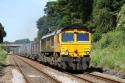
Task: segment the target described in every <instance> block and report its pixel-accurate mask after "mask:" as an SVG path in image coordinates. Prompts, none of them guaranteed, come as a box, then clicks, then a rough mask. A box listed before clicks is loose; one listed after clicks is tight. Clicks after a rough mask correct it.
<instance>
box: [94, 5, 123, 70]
mask: <svg viewBox="0 0 125 83" xmlns="http://www.w3.org/2000/svg"><path fill="white" fill-rule="evenodd" d="M124 18H125V5H124V6H123V7H122V9H121V10H120V12H119V13H118V15H117V26H116V29H115V30H114V31H111V32H108V33H106V34H103V35H102V37H101V39H100V40H99V41H97V42H96V43H95V44H94V46H93V51H92V63H93V64H94V65H99V66H103V67H109V68H111V69H115V70H121V71H125V19H124Z"/></svg>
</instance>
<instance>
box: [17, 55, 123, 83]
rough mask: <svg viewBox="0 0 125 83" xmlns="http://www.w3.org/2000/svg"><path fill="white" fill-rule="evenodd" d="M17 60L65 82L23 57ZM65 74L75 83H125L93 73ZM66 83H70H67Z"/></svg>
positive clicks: (57, 82) (54, 79) (47, 75)
mask: <svg viewBox="0 0 125 83" xmlns="http://www.w3.org/2000/svg"><path fill="white" fill-rule="evenodd" d="M17 58H18V59H20V60H21V61H23V62H24V63H25V64H28V65H29V66H31V67H33V68H34V69H36V70H37V71H39V72H42V73H43V74H44V75H45V76H46V77H49V78H50V79H52V80H53V81H55V82H56V83H59V82H63V81H60V80H59V79H57V78H56V77H54V76H51V75H49V74H47V73H46V72H45V71H42V70H41V69H39V68H37V67H35V66H34V65H33V64H31V63H30V62H28V61H27V60H24V59H23V58H22V57H17ZM31 62H34V61H31ZM34 63H35V62H34ZM39 65H40V64H39ZM61 73H62V72H61ZM64 73H65V74H67V75H66V77H67V76H68V78H71V79H74V80H76V82H75V83H125V82H119V81H116V80H113V79H109V78H105V77H102V76H98V75H94V74H91V73H84V74H71V73H68V72H63V73H62V75H63V76H65V75H64ZM60 75H61V74H60ZM64 83H65V82H64ZM66 83H68V82H66ZM69 83H70V82H69Z"/></svg>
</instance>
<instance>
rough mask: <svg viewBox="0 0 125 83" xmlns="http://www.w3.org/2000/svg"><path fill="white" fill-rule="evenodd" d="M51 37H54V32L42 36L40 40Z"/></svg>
mask: <svg viewBox="0 0 125 83" xmlns="http://www.w3.org/2000/svg"><path fill="white" fill-rule="evenodd" d="M53 35H55V32H52V33H49V34H47V35H45V36H43V37H42V38H41V39H44V38H47V37H51V36H53Z"/></svg>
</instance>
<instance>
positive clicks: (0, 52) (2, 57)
mask: <svg viewBox="0 0 125 83" xmlns="http://www.w3.org/2000/svg"><path fill="white" fill-rule="evenodd" d="M6 54H7V53H6V51H5V50H4V49H3V48H2V47H1V46H0V73H1V70H2V69H3V67H4V66H5V65H6V57H7V56H6Z"/></svg>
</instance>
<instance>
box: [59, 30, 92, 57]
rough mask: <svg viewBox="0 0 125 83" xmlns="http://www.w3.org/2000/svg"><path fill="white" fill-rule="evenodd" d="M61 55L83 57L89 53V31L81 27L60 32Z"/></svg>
mask: <svg viewBox="0 0 125 83" xmlns="http://www.w3.org/2000/svg"><path fill="white" fill-rule="evenodd" d="M60 39H61V55H67V56H69V57H84V56H87V55H88V56H89V55H90V50H91V33H90V32H87V31H85V30H82V29H69V30H65V31H63V32H62V33H61V36H60Z"/></svg>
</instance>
